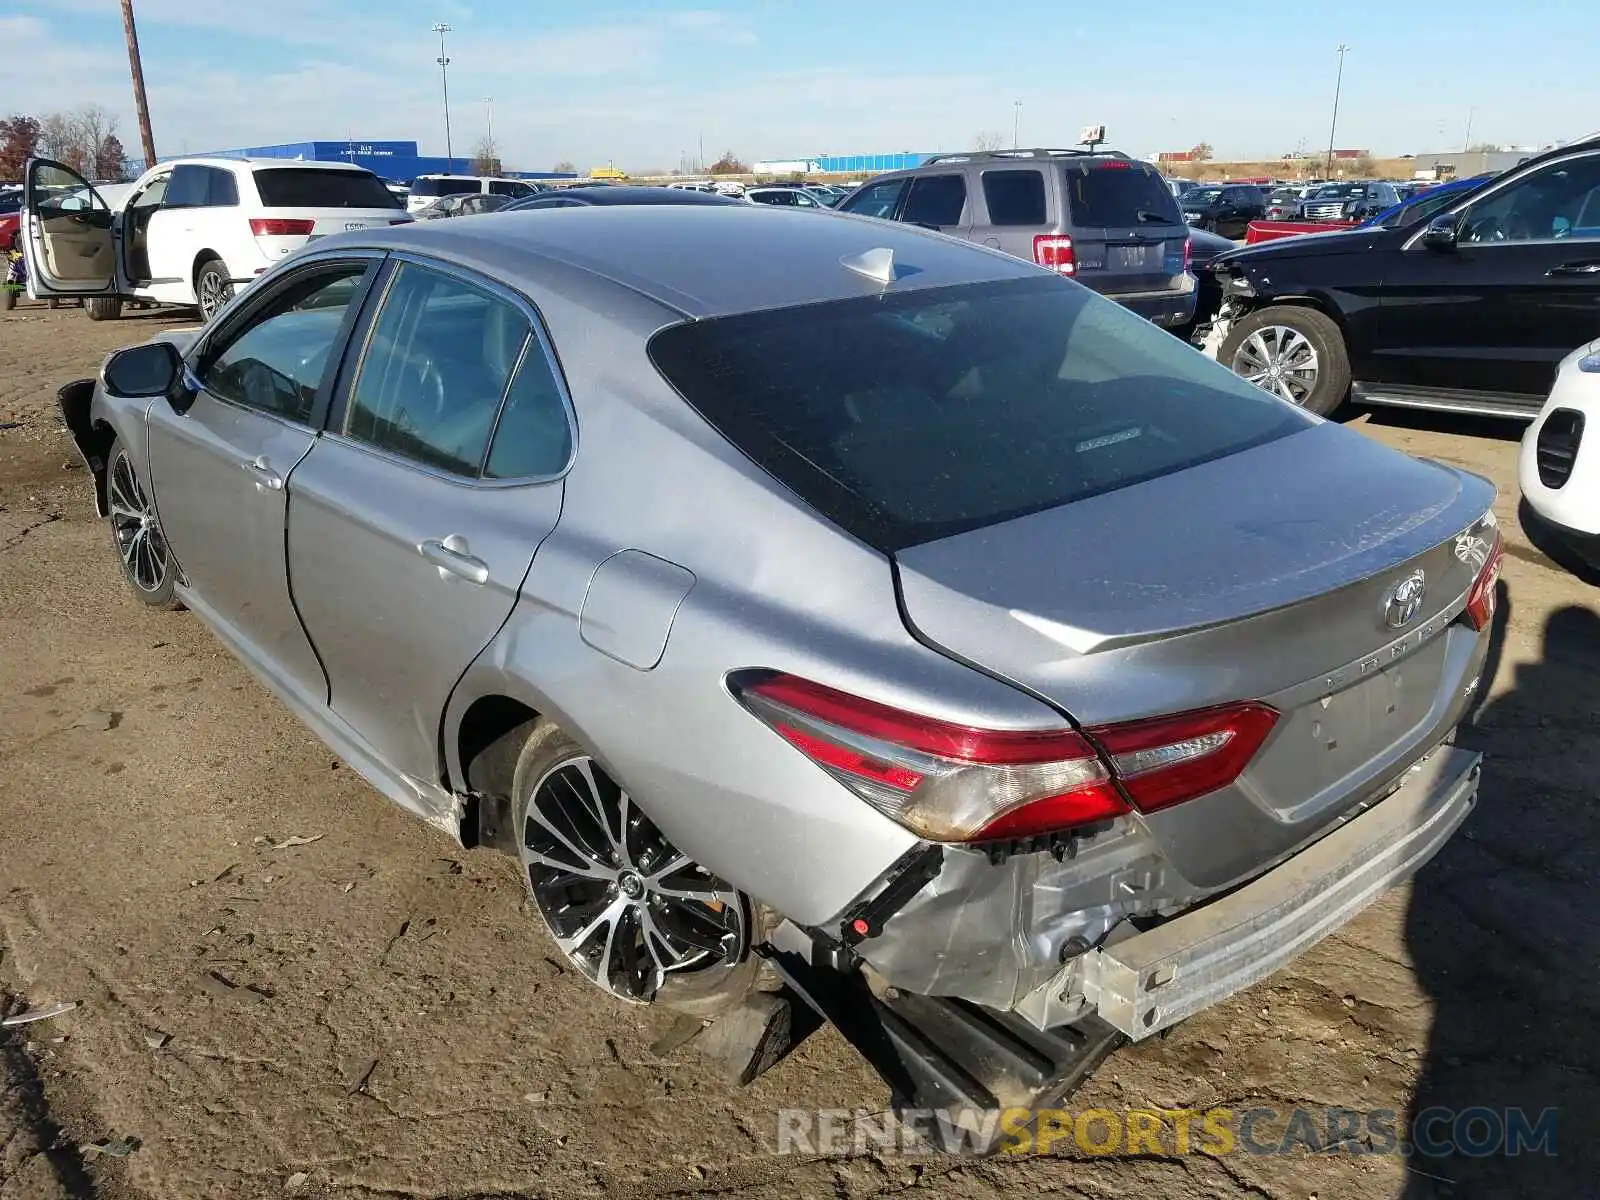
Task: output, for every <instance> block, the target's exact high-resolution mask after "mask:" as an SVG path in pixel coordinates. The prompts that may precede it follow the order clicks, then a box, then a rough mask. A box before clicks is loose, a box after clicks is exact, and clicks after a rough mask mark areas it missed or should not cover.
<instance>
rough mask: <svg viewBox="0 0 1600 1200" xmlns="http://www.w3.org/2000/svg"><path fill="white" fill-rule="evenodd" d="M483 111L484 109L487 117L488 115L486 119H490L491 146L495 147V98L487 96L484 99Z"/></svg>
mask: <svg viewBox="0 0 1600 1200" xmlns="http://www.w3.org/2000/svg"><path fill="white" fill-rule="evenodd" d="M483 109H484V113H485V115H486V117H487V119H488V122H489V145H491V146H492V145H494V97H493V96H485V97H484V98H483Z"/></svg>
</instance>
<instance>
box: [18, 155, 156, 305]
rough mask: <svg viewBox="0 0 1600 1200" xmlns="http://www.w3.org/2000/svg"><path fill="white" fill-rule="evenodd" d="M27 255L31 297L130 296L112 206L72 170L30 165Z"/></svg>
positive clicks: (47, 163)
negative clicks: (127, 293) (125, 294)
mask: <svg viewBox="0 0 1600 1200" xmlns="http://www.w3.org/2000/svg"><path fill="white" fill-rule="evenodd" d="M23 187H24V190H23V209H22V238H21V241H22V255H23V259H24V261H25V262H26V264H27V268H28V290H29V292H30V294H32V295H34V296H37V297H40V298H44V297H48V296H115V295H118V294H119V293H124V292H127V291H129V290H130V288H131V284H130V283H129V281H128V280H127V278H126V275H125V273H124V271H123V269H122V264H121V262H120V261H119V259H118V255H117V239H116V236H115V230H114V224H115V223H114V221H113V216H112V212H111V206H110V205H108V204H107V203H106V202H105V201H104V200H103V199H101V197H100V193H99V192H97V191H95V190H94V188H92V187H91V186H89V182H88V180H86V179H84V177H83V176H82V175H79V174H78V173H77V172H76V171H74V170H73V169H72V168H71V167H68V166H65V165H63V164H62V163H58V162H53V161H51V160H50V159H47V158H34V159H29V160H28V165H27V168H26V170H25V181H24V185H23Z"/></svg>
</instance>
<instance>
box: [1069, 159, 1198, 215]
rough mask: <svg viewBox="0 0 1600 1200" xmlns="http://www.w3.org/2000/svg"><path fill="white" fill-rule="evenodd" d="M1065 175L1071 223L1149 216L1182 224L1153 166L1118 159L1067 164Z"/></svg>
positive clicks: (1166, 188)
mask: <svg viewBox="0 0 1600 1200" xmlns="http://www.w3.org/2000/svg"><path fill="white" fill-rule="evenodd" d="M1065 176H1066V183H1067V195H1068V196H1069V197H1070V198H1071V202H1072V221H1073V224H1075V225H1110V226H1128V225H1148V224H1150V223H1151V220H1152V218H1154V219H1155V220H1157V221H1160V220H1166V221H1167V222H1169V223H1170V224H1173V225H1182V224H1183V218H1182V217H1181V216H1180V215H1179V214H1178V206H1177V201H1175V200H1174V199H1173V198H1172V192H1171V190H1170V189H1168V187H1167V185H1166V183H1165V182H1164V181H1163V180H1162V178H1161V176H1160V175H1159V174H1158V173H1157V172H1156V169H1155V168H1154V167H1149V166H1146V165H1144V164H1143V163H1130V162H1123V161H1120V160H1118V161H1113V162H1108V163H1103V164H1100V165H1090V166H1087V167H1067V168H1065ZM1190 195H1193V193H1192V192H1191V193H1190ZM1184 199H1185V200H1188V199H1189V197H1188V196H1185V197H1184ZM1141 213H1145V214H1149V215H1147V216H1141V215H1140V214H1141Z"/></svg>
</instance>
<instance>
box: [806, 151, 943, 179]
mask: <svg viewBox="0 0 1600 1200" xmlns="http://www.w3.org/2000/svg"><path fill="white" fill-rule="evenodd" d="M935 153H938V151H929V152H928V153H926V154H913V153H912V152H911V151H909V150H903V151H901V152H899V153H898V154H819V155H816V156H815V157H814V158H813V160H812V161H814V162H816V163H818V164H819V169H820V170H821V171H823V172H826V173H827V174H829V175H877V174H880V173H882V172H884V171H904V170H906V169H908V168H910V167H920V166H921V165H922V164H923V163H924V162H926V161H927V160H928V159H930V158H932V157H933V156H934V154H935Z"/></svg>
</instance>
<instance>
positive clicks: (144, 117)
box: [122, 0, 156, 171]
mask: <svg viewBox="0 0 1600 1200" xmlns="http://www.w3.org/2000/svg"><path fill="white" fill-rule="evenodd" d="M122 31H123V33H125V34H126V35H127V37H128V67H129V68H130V69H131V70H132V71H133V106H134V108H135V109H136V110H138V114H139V141H140V143H141V148H142V149H143V150H144V169H145V170H146V171H148V170H149V169H150V168H151V167H153V166H155V165H156V139H155V136H154V135H153V134H151V132H150V102H149V101H148V100H146V99H145V95H144V65H143V64H142V63H141V62H140V61H139V33H138V30H136V29H135V28H134V24H133V0H122Z"/></svg>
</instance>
